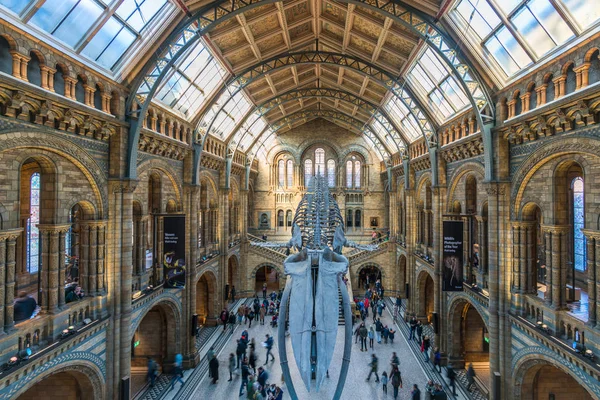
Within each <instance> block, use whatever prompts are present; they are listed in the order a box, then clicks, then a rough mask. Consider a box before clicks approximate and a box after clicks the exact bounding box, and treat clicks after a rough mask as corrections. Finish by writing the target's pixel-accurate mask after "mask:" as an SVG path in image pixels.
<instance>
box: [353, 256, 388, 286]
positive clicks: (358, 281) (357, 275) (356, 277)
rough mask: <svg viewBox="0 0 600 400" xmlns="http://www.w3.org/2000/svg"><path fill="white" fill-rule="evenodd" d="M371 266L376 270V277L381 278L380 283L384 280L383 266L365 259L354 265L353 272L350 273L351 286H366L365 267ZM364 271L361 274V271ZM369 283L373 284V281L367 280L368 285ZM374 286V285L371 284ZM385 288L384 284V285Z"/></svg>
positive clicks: (369, 267)
mask: <svg viewBox="0 0 600 400" xmlns="http://www.w3.org/2000/svg"><path fill="white" fill-rule="evenodd" d="M371 268H375V269H376V270H377V271H378V276H377V277H378V278H379V279H381V282H382V284H383V283H384V282H386V279H385V278H386V271H385V269H384V268H382V267H381V265H379V264H377V263H374V262H372V261H367V262H365V263H362V264H360V265H359V266H358V267H356V269H355V270H354V272H353V273H352V274H351V275H352V276H351V278H353V280H352V287H353V288H356V289H357V290H358V289H365V288H366V286H365V285H366V278H367V277H366V272H367V271H366V269H371ZM362 272H365V275H364V276H361V273H362ZM371 284H373V285H374V284H375V282H372V281H371V280H370V281H369V285H371ZM373 288H374V286H373ZM384 288H385V285H384Z"/></svg>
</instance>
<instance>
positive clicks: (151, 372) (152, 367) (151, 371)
mask: <svg viewBox="0 0 600 400" xmlns="http://www.w3.org/2000/svg"><path fill="white" fill-rule="evenodd" d="M156 375H158V367H157V366H156V361H154V360H153V359H152V357H148V373H147V374H146V381H148V380H149V381H150V387H154V381H155V380H156Z"/></svg>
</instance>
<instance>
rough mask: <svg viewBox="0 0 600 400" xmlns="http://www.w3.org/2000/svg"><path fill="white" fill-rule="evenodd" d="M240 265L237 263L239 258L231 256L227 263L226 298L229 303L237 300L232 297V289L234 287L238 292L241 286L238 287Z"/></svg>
mask: <svg viewBox="0 0 600 400" xmlns="http://www.w3.org/2000/svg"><path fill="white" fill-rule="evenodd" d="M237 274H238V263H237V258H236V257H235V256H231V257H229V260H228V261H227V287H226V291H227V293H226V296H227V299H228V300H229V301H233V300H235V299H233V298H232V297H231V289H232V288H233V287H235V290H236V292H237V290H238V289H239V285H238V283H237V282H238V276H237Z"/></svg>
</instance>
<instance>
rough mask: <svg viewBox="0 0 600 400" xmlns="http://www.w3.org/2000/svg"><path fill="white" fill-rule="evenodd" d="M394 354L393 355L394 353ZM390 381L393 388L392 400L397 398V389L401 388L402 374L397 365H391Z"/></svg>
mask: <svg viewBox="0 0 600 400" xmlns="http://www.w3.org/2000/svg"><path fill="white" fill-rule="evenodd" d="M394 354H395V353H394ZM390 381H391V382H392V387H393V388H394V399H397V398H398V388H401V387H402V374H401V373H400V369H399V368H398V365H397V364H394V365H392V371H391V372H390Z"/></svg>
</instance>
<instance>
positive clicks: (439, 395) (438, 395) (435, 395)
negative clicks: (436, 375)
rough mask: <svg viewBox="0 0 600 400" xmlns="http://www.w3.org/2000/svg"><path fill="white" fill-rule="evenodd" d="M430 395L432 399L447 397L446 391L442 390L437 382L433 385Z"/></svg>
mask: <svg viewBox="0 0 600 400" xmlns="http://www.w3.org/2000/svg"><path fill="white" fill-rule="evenodd" d="M431 397H432V399H433V400H446V399H447V398H448V396H447V395H446V392H444V389H442V385H440V384H439V383H436V384H435V385H434V387H433V393H432V395H431Z"/></svg>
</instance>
